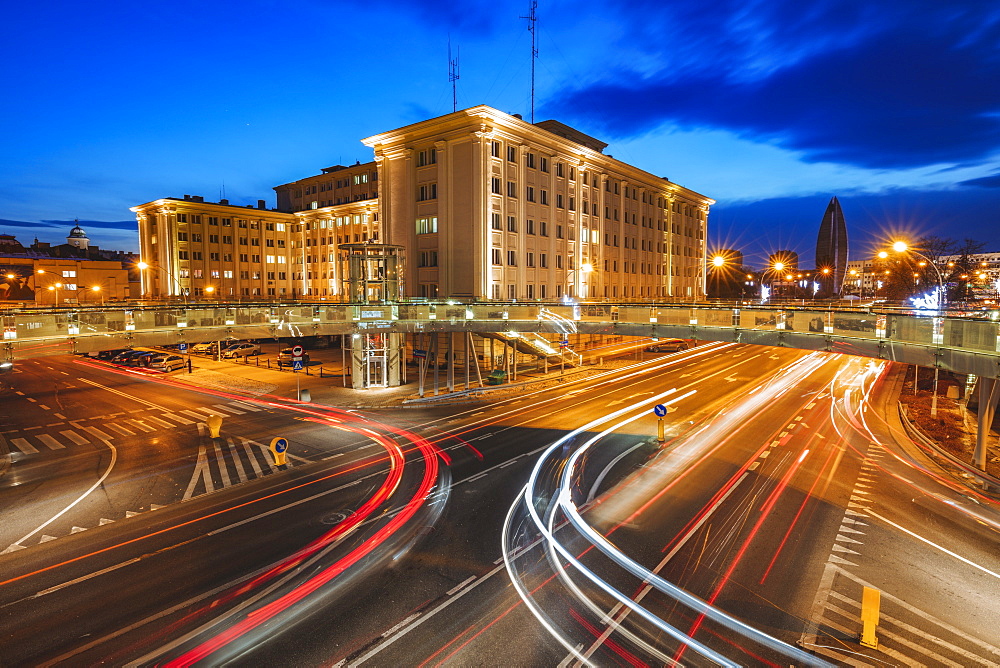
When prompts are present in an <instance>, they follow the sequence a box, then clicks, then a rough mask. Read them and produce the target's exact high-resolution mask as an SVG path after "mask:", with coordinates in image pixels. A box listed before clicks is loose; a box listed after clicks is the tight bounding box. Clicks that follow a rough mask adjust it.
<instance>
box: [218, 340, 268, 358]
mask: <svg viewBox="0 0 1000 668" xmlns="http://www.w3.org/2000/svg"><path fill="white" fill-rule="evenodd" d="M247 355H260V344H259V343H236V344H234V345H231V346H229V347H228V348H225V349H223V351H222V357H223V359H232V358H234V357H246V356H247Z"/></svg>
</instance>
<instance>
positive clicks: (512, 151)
mask: <svg viewBox="0 0 1000 668" xmlns="http://www.w3.org/2000/svg"><path fill="white" fill-rule="evenodd" d="M507 160H508V162H517V148H515V147H513V146H508V147H507Z"/></svg>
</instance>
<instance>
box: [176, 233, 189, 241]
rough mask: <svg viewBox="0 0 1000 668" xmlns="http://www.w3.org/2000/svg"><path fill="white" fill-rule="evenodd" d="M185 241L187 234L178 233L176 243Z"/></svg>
mask: <svg viewBox="0 0 1000 668" xmlns="http://www.w3.org/2000/svg"><path fill="white" fill-rule="evenodd" d="M187 240H188V233H187V232H178V233H177V241H187Z"/></svg>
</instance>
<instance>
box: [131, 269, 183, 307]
mask: <svg viewBox="0 0 1000 668" xmlns="http://www.w3.org/2000/svg"><path fill="white" fill-rule="evenodd" d="M135 266H136V267H137V268H138V269H139V280H140V284H141V286H142V287H141V290H142V294H143V295H144V296H145V294H146V286H145V272H146V270H147V269H159V270H160V271H162V272H163V275H164V276H166V277H167V286H168V288H169V286H171V284H172V285H173V287H174V288H176V289H177V291H178V293H183V290H182V289H181V284H180V281H178V280H177V279H176V278H175V277H174V275H173V274H171V273H170V272H168V271H167V270H166V269H164V268H163V267H159V266H156V265H152V264H149V263H148V262H145V261H143V260H139V261H138V262H136V263H135ZM150 295H152V289H150ZM183 297H184V302H185V303H187V293H183Z"/></svg>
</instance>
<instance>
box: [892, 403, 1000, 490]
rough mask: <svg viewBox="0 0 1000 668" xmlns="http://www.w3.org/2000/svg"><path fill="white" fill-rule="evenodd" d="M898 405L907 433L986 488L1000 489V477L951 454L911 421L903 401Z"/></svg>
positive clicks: (900, 417)
mask: <svg viewBox="0 0 1000 668" xmlns="http://www.w3.org/2000/svg"><path fill="white" fill-rule="evenodd" d="M896 406H897V410H898V411H899V419H900V421H901V422H902V423H903V428H904V429H906V433H907V434H909V436H910V437H911V438H913V439H914V440H918V441H920V442H921V443H923V444H924V445H926V446H928V447H930V448H932V449H933V450H934V452H936V453H937V454H938V456H940V457H943V458H944V459H946V460H947V461H948V463H950V464H952V465H953V466H955V467H957V468H958V469H959V470H961V471H962V473H963V474H965V475H966V476H968V477H972V478H975V479H976V480H978V481H979V482H980V484H981V485H982V488H983V489H984V490H986V491H991V490H993V489H998V490H1000V478H997V477H996V476H993V475H990V474H989V473H986V472H985V471H980V470H979V469H977V468H975V467H973V466H972V465H971V464H966V463H965V462H963V461H962V460H961V459H959V458H958V457H956V456H955V455H953V454H951V453H950V452H948V451H947V450H945V449H944V448H942V447H941V446H939V445H938V444H937V442H936V441H934V440H933V439H931V438H930V437H929V436H927V435H926V434H924V432H922V431H921V430H920V428H919V427H917V425H915V424H913V423H912V422H911V421H910V418H909V417H908V416H907V415H906V410H905V408H904V407H903V403H902V402H901V401H897V402H896ZM966 482H967V480H966Z"/></svg>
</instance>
